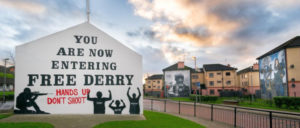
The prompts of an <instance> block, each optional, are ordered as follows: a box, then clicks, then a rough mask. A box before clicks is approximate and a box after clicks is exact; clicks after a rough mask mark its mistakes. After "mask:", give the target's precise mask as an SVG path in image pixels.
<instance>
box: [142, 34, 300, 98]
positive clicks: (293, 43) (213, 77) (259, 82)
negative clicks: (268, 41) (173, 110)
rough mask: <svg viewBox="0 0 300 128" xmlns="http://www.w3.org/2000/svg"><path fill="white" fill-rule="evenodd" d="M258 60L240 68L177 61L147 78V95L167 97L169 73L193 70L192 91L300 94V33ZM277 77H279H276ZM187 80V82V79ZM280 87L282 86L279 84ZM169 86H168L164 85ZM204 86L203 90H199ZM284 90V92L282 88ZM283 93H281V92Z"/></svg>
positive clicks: (272, 94)
mask: <svg viewBox="0 0 300 128" xmlns="http://www.w3.org/2000/svg"><path fill="white" fill-rule="evenodd" d="M257 60H258V63H254V64H251V66H250V65H249V67H246V68H244V69H241V70H238V69H237V68H235V67H232V66H230V65H229V64H228V65H223V64H204V65H203V66H202V68H199V69H193V68H191V67H188V66H186V65H184V62H178V63H176V64H174V65H171V66H169V67H167V68H164V69H163V74H154V75H152V76H149V77H147V78H146V79H145V84H144V93H145V95H152V96H158V97H159V96H160V97H162V96H164V93H168V92H167V90H169V84H172V82H173V85H174V81H172V82H168V80H167V79H168V78H166V77H170V76H168V74H170V73H168V72H172V71H173V72H174V71H182V70H187V71H189V72H190V74H189V75H190V77H189V78H188V79H189V80H186V79H187V78H185V80H184V82H186V83H188V82H190V83H189V84H187V85H189V86H190V94H195V93H200V94H202V95H214V96H219V95H220V92H221V91H240V92H242V93H243V94H254V95H261V94H262V95H265V96H266V97H273V96H300V37H299V36H297V37H295V38H293V39H291V40H289V41H287V42H285V43H283V44H282V45H280V46H278V47H276V48H274V49H272V50H270V51H269V52H267V53H265V54H263V55H262V56H260V57H258V58H257ZM276 76H278V77H276ZM174 78H175V77H174ZM187 81H188V82H187ZM176 82H177V81H176ZM278 86H279V87H278ZM165 87H166V88H165ZM199 88H201V89H199ZM280 89H281V90H283V91H280ZM278 92H282V93H278Z"/></svg>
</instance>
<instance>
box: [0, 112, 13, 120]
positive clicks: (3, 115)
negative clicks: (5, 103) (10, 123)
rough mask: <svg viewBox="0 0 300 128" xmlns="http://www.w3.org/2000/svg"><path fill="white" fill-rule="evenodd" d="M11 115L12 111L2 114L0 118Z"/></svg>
mask: <svg viewBox="0 0 300 128" xmlns="http://www.w3.org/2000/svg"><path fill="white" fill-rule="evenodd" d="M11 115H12V113H4V114H0V119H3V118H6V117H9V116H11Z"/></svg>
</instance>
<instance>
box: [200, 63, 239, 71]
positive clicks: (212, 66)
mask: <svg viewBox="0 0 300 128" xmlns="http://www.w3.org/2000/svg"><path fill="white" fill-rule="evenodd" d="M203 69H204V70H205V71H225V70H237V68H233V67H230V66H226V65H223V64H204V65H203Z"/></svg>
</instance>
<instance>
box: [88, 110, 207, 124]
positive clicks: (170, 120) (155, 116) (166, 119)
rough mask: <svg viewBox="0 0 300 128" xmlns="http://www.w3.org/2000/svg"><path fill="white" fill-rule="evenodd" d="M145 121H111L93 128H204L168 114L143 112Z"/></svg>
mask: <svg viewBox="0 0 300 128" xmlns="http://www.w3.org/2000/svg"><path fill="white" fill-rule="evenodd" d="M144 116H145V117H146V120H142V121H112V122H106V123H103V124H99V125H96V126H95V127H94V128H205V127H204V126H202V125H199V124H197V123H195V122H192V121H190V120H186V119H182V118H179V117H176V116H172V115H169V114H164V113H159V112H151V111H144Z"/></svg>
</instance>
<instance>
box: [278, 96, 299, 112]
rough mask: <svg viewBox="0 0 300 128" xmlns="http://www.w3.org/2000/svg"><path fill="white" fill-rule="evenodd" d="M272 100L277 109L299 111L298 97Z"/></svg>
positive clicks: (283, 97) (282, 97)
mask: <svg viewBox="0 0 300 128" xmlns="http://www.w3.org/2000/svg"><path fill="white" fill-rule="evenodd" d="M273 99H274V102H275V105H276V107H278V108H288V109H290V108H294V109H299V107H300V97H287V96H280V97H274V98H273Z"/></svg>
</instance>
